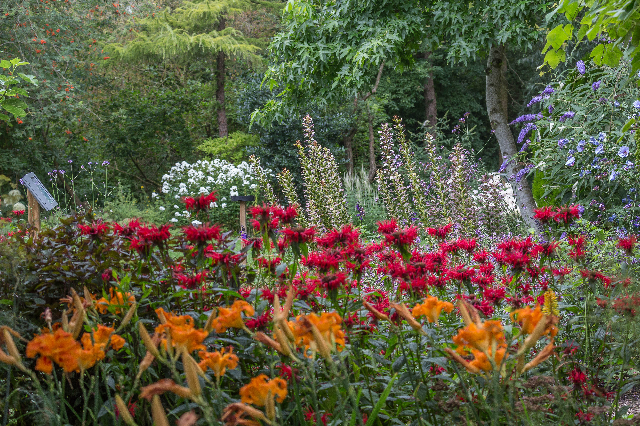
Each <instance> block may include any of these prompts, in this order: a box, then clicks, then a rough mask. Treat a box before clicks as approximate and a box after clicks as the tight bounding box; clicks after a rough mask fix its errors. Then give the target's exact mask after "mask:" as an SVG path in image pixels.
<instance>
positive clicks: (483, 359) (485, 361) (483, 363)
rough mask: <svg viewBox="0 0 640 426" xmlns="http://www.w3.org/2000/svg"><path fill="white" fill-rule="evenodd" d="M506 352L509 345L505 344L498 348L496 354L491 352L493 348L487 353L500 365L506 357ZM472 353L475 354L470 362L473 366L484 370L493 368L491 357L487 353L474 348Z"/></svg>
mask: <svg viewBox="0 0 640 426" xmlns="http://www.w3.org/2000/svg"><path fill="white" fill-rule="evenodd" d="M506 352H507V347H506V345H505V346H501V347H499V348H498V349H497V350H496V355H495V356H493V355H492V354H491V350H489V351H488V352H487V353H488V354H489V356H491V357H492V358H493V361H494V362H495V364H496V365H497V366H499V365H500V364H501V363H502V359H503V358H504V356H505V353H506ZM471 353H472V354H473V357H474V359H473V360H472V361H471V362H470V363H469V364H470V365H471V367H475V368H478V369H480V370H483V371H491V370H493V366H492V365H491V361H489V357H487V355H485V353H484V352H481V351H478V350H475V349H472V350H471Z"/></svg>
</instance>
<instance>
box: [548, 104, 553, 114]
mask: <svg viewBox="0 0 640 426" xmlns="http://www.w3.org/2000/svg"><path fill="white" fill-rule="evenodd" d="M548 110H549V114H551V113H552V112H553V105H549V108H548Z"/></svg>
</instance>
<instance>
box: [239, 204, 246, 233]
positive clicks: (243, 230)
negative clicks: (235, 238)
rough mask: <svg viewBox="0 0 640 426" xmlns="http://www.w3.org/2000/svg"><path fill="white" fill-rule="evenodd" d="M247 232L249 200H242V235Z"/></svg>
mask: <svg viewBox="0 0 640 426" xmlns="http://www.w3.org/2000/svg"><path fill="white" fill-rule="evenodd" d="M242 234H245V235H246V234H247V202H246V201H240V235H242Z"/></svg>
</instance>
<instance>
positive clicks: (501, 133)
mask: <svg viewBox="0 0 640 426" xmlns="http://www.w3.org/2000/svg"><path fill="white" fill-rule="evenodd" d="M505 52H506V46H505V45H504V44H502V45H496V44H494V45H493V46H491V49H490V50H489V58H488V60H487V69H486V74H487V80H486V91H487V93H486V96H487V113H488V114H489V121H490V122H491V128H492V129H493V131H494V134H495V135H496V139H498V144H499V145H500V152H501V154H502V157H503V158H504V159H505V161H509V163H508V164H507V166H506V168H505V169H504V170H505V172H506V174H507V177H508V179H509V181H510V182H511V186H512V187H513V194H514V196H515V197H516V200H517V202H518V209H519V210H520V214H521V215H522V218H523V219H524V221H525V223H526V224H527V225H528V226H529V227H532V228H534V229H535V230H538V229H539V228H538V223H537V221H536V220H535V219H534V218H533V215H534V212H533V210H534V209H535V207H536V202H535V200H534V198H533V193H532V192H531V186H529V182H528V181H527V180H526V179H525V178H524V177H523V178H522V179H521V180H520V183H517V182H516V180H515V176H516V174H517V173H518V172H519V171H520V170H522V166H521V165H520V164H518V162H517V160H516V159H515V157H516V155H517V153H518V148H517V146H516V142H515V140H514V138H513V133H511V129H510V128H509V124H508V123H509V121H508V116H507V112H508V96H507V76H506V73H507V57H506V54H505Z"/></svg>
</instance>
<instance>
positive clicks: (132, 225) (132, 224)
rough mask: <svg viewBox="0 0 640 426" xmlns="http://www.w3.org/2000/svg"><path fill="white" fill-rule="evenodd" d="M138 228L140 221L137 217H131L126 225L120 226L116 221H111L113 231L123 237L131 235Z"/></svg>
mask: <svg viewBox="0 0 640 426" xmlns="http://www.w3.org/2000/svg"><path fill="white" fill-rule="evenodd" d="M138 228H140V221H139V220H138V219H131V220H130V221H129V223H127V225H126V226H122V225H120V224H119V223H117V222H114V223H113V230H114V232H115V233H116V234H118V235H122V236H123V237H130V236H132V235H133V234H135V233H136V232H137V230H138Z"/></svg>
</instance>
